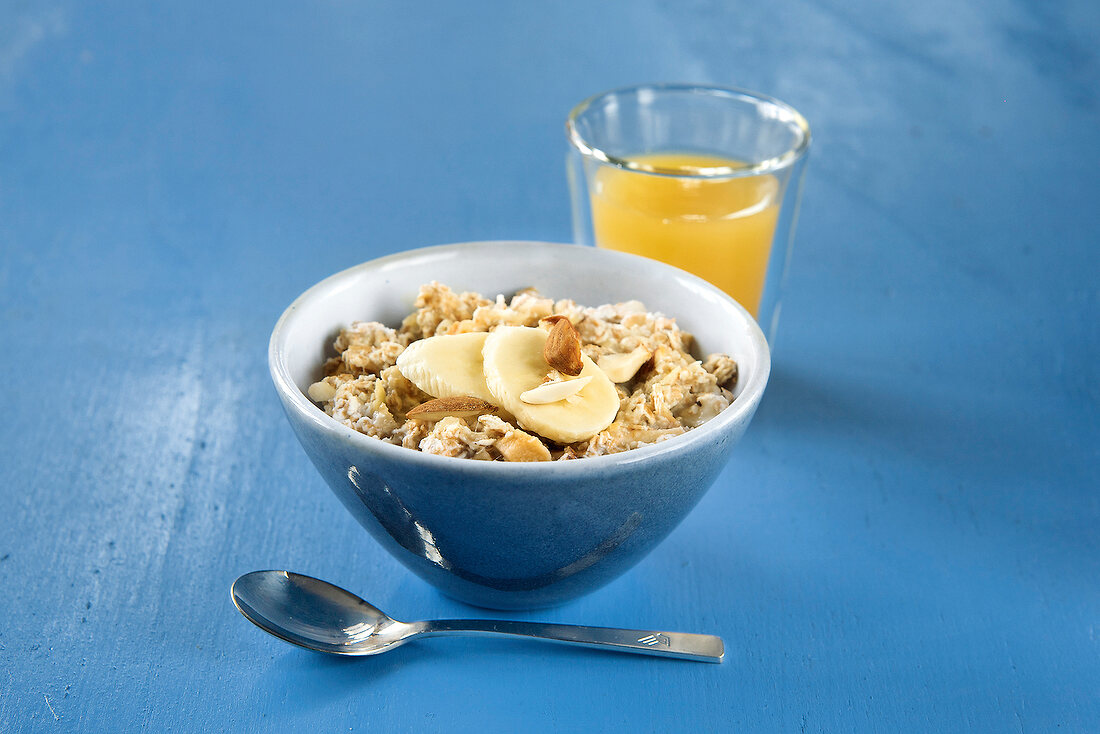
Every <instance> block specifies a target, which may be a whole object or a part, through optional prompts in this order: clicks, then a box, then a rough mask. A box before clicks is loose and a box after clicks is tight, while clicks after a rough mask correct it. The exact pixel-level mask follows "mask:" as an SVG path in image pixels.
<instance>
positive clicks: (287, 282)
mask: <svg viewBox="0 0 1100 734" xmlns="http://www.w3.org/2000/svg"><path fill="white" fill-rule="evenodd" d="M222 6H225V7H222ZM1098 48H1100V6H1098V5H1097V4H1096V3H1093V2H1088V1H1086V0H1077V1H1070V2H1063V3H1057V4H1050V3H1041V2H1035V1H1031V2H1023V1H1022V0H1016V1H1009V0H991V1H990V2H977V1H976V0H969V1H964V2H962V3H956V2H945V1H943V0H934V1H933V2H928V3H910V4H907V5H904V6H903V5H898V6H896V7H883V6H882V5H881V4H878V3H872V2H868V0H855V1H854V2H848V3H839V2H832V1H831V0H812V1H810V2H795V1H794V0H777V2H772V3H753V4H748V3H729V4H724V3H711V2H694V3H686V4H685V3H669V2H658V1H657V0H643V1H642V2H637V3H629V4H628V3H608V4H595V3H580V2H561V3H543V4H529V3H484V4H479V5H477V6H471V5H468V4H448V3H429V4H428V6H427V7H424V6H420V7H417V8H416V9H415V10H413V9H408V10H405V9H402V6H400V5H399V4H391V5H388V6H383V5H382V4H350V3H328V4H291V3H275V4H272V3H263V4H261V3H242V4H232V5H226V4H214V3H188V4H179V5H178V7H174V8H151V7H142V6H136V5H134V4H121V3H109V2H108V3H96V4H91V5H89V4H77V3H73V2H64V1H62V2H43V3H34V4H23V3H16V4H14V5H13V4H7V5H4V6H3V7H2V8H0V342H2V343H3V347H2V348H0V381H2V384H3V388H2V389H0V415H3V420H2V421H0V442H2V445H3V454H2V457H3V458H2V461H0V502H2V505H0V508H2V514H0V584H2V586H0V588H2V592H3V593H2V594H0V730H4V731H95V732H99V731H136V730H141V729H147V730H150V731H165V730H175V731H203V730H251V731H288V730H327V731H347V730H352V731H368V730H371V731H479V732H482V731H502V730H514V731H519V730H525V731H576V730H583V729H586V728H595V727H596V726H597V722H598V726H599V728H600V729H602V730H607V731H674V730H688V731H728V730H739V731H776V730H782V731H806V732H820V731H829V732H831V731H976V732H979V731H980V732H985V731H998V732H1002V731H1023V732H1034V731H1054V730H1058V731H1080V732H1090V731H1097V730H1100V586H1098V584H1097V582H1096V580H1097V578H1100V539H1098V532H1097V528H1098V526H1100V493H1098V491H1097V484H1098V483H1097V479H1096V474H1095V473H1096V466H1097V465H1098V463H1100V462H1098V459H1100V455H1098V446H1100V440H1098V438H1100V417H1098V416H1100V409H1098V408H1100V388H1098V385H1100V381H1098V380H1097V377H1098V372H1100V370H1098V368H1097V364H1098V363H1100V334H1098V331H1100V330H1098V327H1097V324H1098V316H1100V290H1098V286H1097V282H1098V279H1097V272H1100V269H1098V267H1097V266H1098V264H1100V257H1098V255H1097V247H1096V241H1097V235H1098V233H1100V207H1097V206H1096V199H1097V195H1098V194H1100V168H1098V167H1097V165H1096V163H1097V161H1098V160H1100V141H1098V130H1100V104H1098V91H1097V90H1098V89H1100V68H1098V67H1100V62H1098V59H1097V49H1098ZM652 80H687V81H700V82H711V83H719V84H732V85H736V86H742V87H747V88H752V89H757V90H760V91H762V92H766V93H769V94H773V95H775V96H778V97H780V98H782V99H784V100H786V101H789V102H790V103H792V104H793V105H794V106H795V107H797V108H798V109H799V110H800V111H802V112H803V113H804V114H805V115H806V117H807V118H808V119H809V120H810V122H811V124H812V125H813V127H814V134H815V149H814V152H813V154H812V158H811V161H810V168H809V172H808V176H807V183H806V194H805V199H804V206H803V211H802V217H801V221H800V226H799V231H798V234H797V238H796V249H795V254H794V258H793V260H792V262H791V273H790V279H789V281H788V282H789V286H790V290H789V293H788V296H787V298H786V302H785V305H784V312H783V322H782V324H781V329H780V335H779V340H778V345H777V355H776V364H775V369H774V372H773V379H772V383H771V385H770V387H769V390H768V394H767V395H766V396H765V399H764V403H763V405H762V406H761V409H760V411H759V413H758V415H757V417H756V419H755V421H754V423H753V425H752V427H751V428H750V430H749V432H748V434H747V435H746V437H745V439H744V440H743V441H742V443H740V444H739V445H738V446H737V449H736V451H737V452H738V457H739V461H738V464H737V467H738V471H739V476H738V477H736V480H737V483H738V484H741V483H746V482H747V483H748V484H749V485H751V486H754V487H755V490H754V491H753V492H751V493H746V492H733V491H732V490H731V487H732V486H733V481H734V477H732V476H730V475H729V471H727V472H726V474H724V475H723V476H721V477H720V478H719V480H718V483H717V484H716V486H715V487H714V488H713V489H712V490H711V491H710V492H709V493H708V494H707V495H706V496H705V497H704V499H703V500H702V502H701V503H700V505H699V506H698V507H697V508H696V510H695V511H694V512H693V513H692V514H691V515H690V516H689V517H688V519H687V520H686V521H685V522H684V524H683V525H681V526H680V528H679V529H678V530H676V531H675V532H674V533H673V534H672V535H671V536H670V537H669V538H668V540H667V541H666V542H665V543H664V544H662V545H661V546H660V547H659V548H658V549H657V550H656V551H655V552H654V553H653V554H651V555H650V556H649V557H648V558H646V559H645V560H644V561H643V562H642V563H641V564H639V565H638V566H637V567H635V568H634V569H633V570H631V571H630V572H629V573H628V574H626V575H625V576H623V577H622V578H620V579H618V580H616V581H615V582H613V583H612V584H610V585H609V586H607V587H606V588H604V589H602V590H600V591H598V592H596V593H595V594H592V595H591V596H588V597H585V598H583V599H581V600H579V601H577V602H574V603H572V604H570V605H568V606H565V607H561V608H558V609H555V610H550V611H544V612H541V613H540V612H530V613H516V614H515V615H507V616H514V617H515V618H528V619H536V618H537V619H547V620H549V621H556V622H564V623H578V624H596V625H622V626H631V627H655V628H662V627H666V628H679V629H684V630H693V631H702V632H711V633H715V634H719V635H721V636H722V637H724V638H725V640H726V642H727V650H728V653H727V659H726V661H725V663H723V664H722V665H721V666H709V665H696V664H690V663H679V662H676V661H663V660H648V659H638V658H626V657H622V656H612V655H602V654H599V653H586V652H583V651H576V650H572V649H567V648H554V647H550V648H547V647H545V646H540V645H538V644H535V643H532V644H523V643H508V642H501V643H496V642H487V641H478V640H458V639H455V640H434V641H427V642H425V643H423V644H417V645H411V646H408V647H406V648H402V649H401V650H399V651H396V652H394V653H392V654H391V655H387V656H385V657H381V658H377V659H374V660H365V661H357V662H344V661H340V660H329V659H325V658H321V657H317V656H312V655H309V654H307V653H304V652H302V651H299V650H296V649H291V648H290V647H289V646H286V645H282V644H280V643H278V642H277V641H275V640H273V639H269V638H267V637H266V636H263V635H262V633H260V632H258V631H256V630H254V629H252V628H251V627H250V626H249V625H248V624H247V623H246V622H244V620H242V619H240V618H239V617H238V615H237V614H236V612H235V611H234V610H233V608H232V605H231V603H230V601H229V597H228V592H227V590H228V587H229V583H230V582H231V581H232V580H233V578H235V577H236V576H237V575H238V574H240V573H243V572H245V571H248V570H252V569H255V568H263V567H271V566H280V567H287V568H291V569H293V570H296V571H300V572H303V573H307V574H311V575H316V576H320V577H323V578H326V579H329V580H332V581H334V582H336V583H340V584H342V585H344V586H347V587H348V588H351V589H353V590H355V591H359V592H362V593H363V594H364V595H365V596H366V597H367V598H369V599H370V600H371V601H373V602H375V603H376V604H378V605H379V606H380V607H382V608H383V609H386V610H387V611H390V612H392V613H393V614H395V615H397V616H405V617H409V618H416V617H432V616H436V617H442V616H470V612H471V610H470V609H469V608H468V607H465V606H463V605H461V604H459V603H457V602H454V601H451V600H449V599H447V598H445V597H443V596H442V595H440V594H439V593H438V592H436V591H434V590H432V589H431V588H430V587H428V585H427V584H425V583H424V582H422V581H420V580H419V579H417V578H416V577H415V576H413V575H412V574H410V573H409V572H407V571H406V570H404V569H403V568H402V567H401V566H400V565H399V564H398V563H397V562H396V561H394V560H392V559H391V558H390V557H389V556H388V555H387V554H386V553H385V552H384V551H383V550H381V549H380V548H379V547H378V546H377V545H375V544H374V542H373V541H371V540H370V539H369V537H368V536H367V535H366V533H364V532H363V530H362V529H361V528H360V527H359V526H358V524H357V523H356V522H355V520H354V519H353V518H352V517H351V516H350V515H349V514H348V513H347V512H346V511H345V510H344V509H343V508H342V507H340V506H339V504H338V502H337V501H336V500H335V498H334V497H333V496H332V495H331V493H330V492H329V491H328V489H327V488H325V486H324V483H323V481H322V480H321V478H320V477H319V476H318V475H317V473H316V471H315V470H314V469H313V468H312V466H310V464H309V462H308V460H307V459H306V457H305V456H304V454H303V453H302V451H301V449H300V448H299V447H298V446H297V444H296V442H295V440H294V437H293V436H292V434H291V431H290V428H289V426H288V425H287V424H286V421H285V419H284V418H283V416H282V415H281V411H280V409H279V406H278V402H277V400H276V398H275V395H274V392H273V390H272V388H271V386H270V384H269V382H268V378H267V374H266V365H265V357H266V353H265V347H266V341H267V337H268V334H269V333H270V329H271V326H272V325H273V323H274V321H275V319H276V317H277V316H278V314H279V313H280V312H281V310H282V308H283V307H284V306H285V305H286V304H287V303H288V302H289V301H290V299H291V298H293V297H294V296H295V295H296V294H298V293H299V292H300V291H301V290H302V289H303V288H304V287H305V286H307V285H309V284H310V283H312V282H315V281H316V280H319V279H320V278H321V277H323V276H324V275H327V274H329V273H331V272H334V271H336V270H338V269H341V268H344V267H346V266H348V265H351V264H354V263H356V262H360V261H363V260H367V259H370V258H372V257H375V256H378V255H382V254H386V253H390V252H395V251H398V250H402V249H406V248H410V247H418V246H422V245H428V244H436V243H442V242H452V241H463V240H477V239H493V238H526V239H542V240H564V239H567V238H568V236H569V234H568V233H569V231H570V228H569V221H568V216H569V215H568V203H567V194H566V189H565V182H564V176H563V173H562V166H563V158H564V152H565V144H564V141H563V137H562V122H563V120H564V117H565V114H566V113H567V111H568V109H569V108H570V106H571V105H572V104H573V103H575V102H576V101H577V100H579V99H581V98H583V97H585V96H587V95H589V94H591V93H593V92H596V91H599V90H602V89H605V88H610V87H615V86H620V85H623V84H629V83H635V82H640V81H652Z"/></svg>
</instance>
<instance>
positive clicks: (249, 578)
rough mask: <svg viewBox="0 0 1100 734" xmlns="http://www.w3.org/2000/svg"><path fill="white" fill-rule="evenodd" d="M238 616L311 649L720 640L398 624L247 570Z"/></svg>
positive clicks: (525, 626)
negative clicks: (446, 639) (463, 642)
mask: <svg viewBox="0 0 1100 734" xmlns="http://www.w3.org/2000/svg"><path fill="white" fill-rule="evenodd" d="M230 595H231V596H232V597H233V604H235V605H236V607H237V609H238V610H239V611H240V613H241V614H243V615H244V616H245V618H247V619H248V621H250V622H252V624H254V625H256V626H257V627H259V628H260V629H262V630H263V631H265V632H268V633H270V634H272V635H275V636H276V637H278V638H279V639H282V640H286V641H287V642H290V643H293V644H295V645H300V646H301V647H305V648H308V649H310V650H316V651H317V652H330V653H336V654H337V655H377V654H378V653H380V652H386V651H387V650H392V649H393V648H395V647H397V646H399V645H403V644H404V643H406V642H408V641H409V640H411V639H412V638H414V637H418V636H424V637H437V636H440V635H475V636H485V635H506V636H509V637H533V638H535V639H539V640H547V641H550V642H564V643H566V644H570V645H584V646H586V647H597V648H600V649H603V650H617V651H620V652H636V653H642V654H645V655H661V656H663V657H671V658H683V659H685V660H702V661H706V662H709V663H720V662H722V655H723V646H722V640H721V639H719V638H717V637H714V636H712V635H693V634H688V633H684V632H656V631H654V630H624V629H611V628H608V627H578V626H574V625H568V624H543V623H539V622H513V621H507V620H496V619H494V620H478V619H442V620H438V621H434V622H398V621H397V620H396V619H392V618H390V617H389V616H387V615H386V614H384V613H383V612H381V611H380V610H378V609H376V608H375V607H373V606H371V605H370V604H368V603H367V602H365V601H363V600H362V599H360V598H359V597H357V596H356V595H355V594H352V593H351V592H350V591H345V590H344V589H341V588H340V587H339V586H333V585H332V584H330V583H328V582H326V581H321V580H320V579H315V578H311V577H309V576H303V575H301V574H297V573H291V572H290V571H253V572H252V573H246V574H245V575H244V576H241V577H240V578H239V579H237V580H236V581H234V582H233V586H232V588H231V589H230Z"/></svg>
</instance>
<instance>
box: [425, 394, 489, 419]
mask: <svg viewBox="0 0 1100 734" xmlns="http://www.w3.org/2000/svg"><path fill="white" fill-rule="evenodd" d="M496 409H497V408H496V406H495V405H493V404H492V403H490V402H487V401H485V400H482V399H481V398H474V397H470V396H468V395H462V396H460V397H452V398H436V399H435V400H429V401H428V402H426V403H421V404H420V405H418V406H416V407H415V408H413V409H412V410H410V411H409V412H408V413H406V414H405V417H406V418H412V419H413V420H417V421H437V420H440V419H442V418H445V417H447V416H449V415H453V416H455V417H456V418H475V417H477V416H479V415H485V414H486V413H492V412H493V411H495V410H496Z"/></svg>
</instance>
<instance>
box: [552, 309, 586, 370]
mask: <svg viewBox="0 0 1100 734" xmlns="http://www.w3.org/2000/svg"><path fill="white" fill-rule="evenodd" d="M543 321H545V322H547V323H551V324H553V325H552V326H551V327H550V334H549V335H548V336H547V337H546V345H545V346H544V347H543V348H542V356H543V358H544V359H545V360H546V364H548V365H550V366H551V367H553V368H554V369H556V370H557V371H558V372H561V373H562V374H565V375H569V376H570V377H576V376H577V375H579V374H580V373H581V370H582V369H584V362H583V361H581V335H580V334H578V333H577V328H576V327H575V326H573V322H572V321H570V320H569V318H568V317H566V316H561V315H558V316H547V317H546V318H545V319H543Z"/></svg>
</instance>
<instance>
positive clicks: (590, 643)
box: [417, 619, 724, 663]
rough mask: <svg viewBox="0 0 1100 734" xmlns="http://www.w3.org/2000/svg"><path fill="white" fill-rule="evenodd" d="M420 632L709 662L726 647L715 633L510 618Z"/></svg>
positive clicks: (436, 625) (443, 624)
mask: <svg viewBox="0 0 1100 734" xmlns="http://www.w3.org/2000/svg"><path fill="white" fill-rule="evenodd" d="M417 626H418V628H419V629H418V630H417V633H418V634H421V635H426V636H432V637H435V636H441V635H476V636H489V635H506V636H509V637H526V638H535V639H539V640H547V641H549V642H562V643H565V644H567V645H583V646H585V647H596V648H600V649H603V650H616V651H619V652H634V653H641V654H643V655H659V656H662V657H669V658H683V659H685V660H701V661H705V662H708V663H720V662H722V655H723V654H724V648H723V645H722V640H721V638H718V637H715V636H713V635H695V634H690V633H687V632H658V631H656V630H627V629H614V628H611V627H581V626H577V625H569V624H547V623H543V622H515V621H511V620H503V619H501V620H495V619H494V620H488V619H485V620H482V619H440V620H436V621H433V622H420V623H418V624H417Z"/></svg>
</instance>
